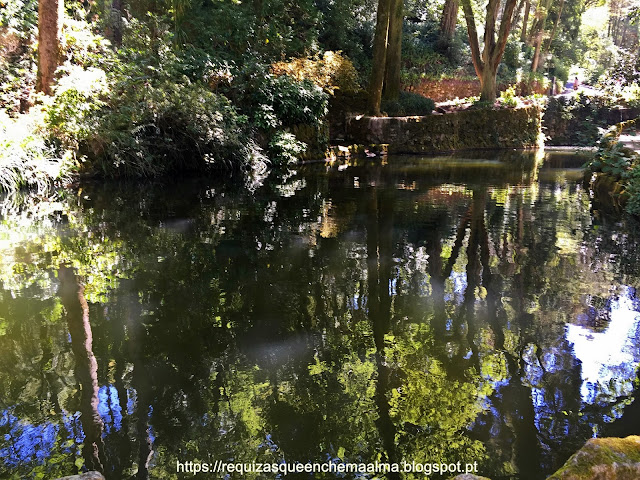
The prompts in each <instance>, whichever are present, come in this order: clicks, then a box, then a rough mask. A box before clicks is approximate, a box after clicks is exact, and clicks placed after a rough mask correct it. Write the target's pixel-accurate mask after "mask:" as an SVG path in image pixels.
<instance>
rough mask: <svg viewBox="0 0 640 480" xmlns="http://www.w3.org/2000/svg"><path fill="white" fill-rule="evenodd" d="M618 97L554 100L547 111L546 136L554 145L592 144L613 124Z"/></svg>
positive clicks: (596, 96)
mask: <svg viewBox="0 0 640 480" xmlns="http://www.w3.org/2000/svg"><path fill="white" fill-rule="evenodd" d="M617 104H618V98H616V97H613V96H610V95H584V94H579V95H577V96H575V97H553V98H550V99H549V102H548V104H547V108H546V110H545V114H544V115H545V117H544V125H545V128H546V129H547V132H546V135H547V137H548V138H550V141H551V142H552V144H554V145H593V144H594V143H596V142H597V141H598V139H599V137H600V131H601V129H603V128H607V127H609V125H610V124H611V123H612V122H611V120H610V118H611V115H610V112H611V110H612V108H613V107H615V106H616V105H617Z"/></svg>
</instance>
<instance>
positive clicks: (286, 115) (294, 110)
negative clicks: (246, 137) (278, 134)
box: [250, 75, 329, 130]
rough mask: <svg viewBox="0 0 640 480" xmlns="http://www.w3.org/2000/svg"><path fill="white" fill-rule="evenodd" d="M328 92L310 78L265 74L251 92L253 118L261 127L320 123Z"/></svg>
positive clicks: (271, 127) (269, 127)
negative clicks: (300, 78) (301, 78)
mask: <svg viewBox="0 0 640 480" xmlns="http://www.w3.org/2000/svg"><path fill="white" fill-rule="evenodd" d="M328 98H329V97H328V94H326V93H325V92H323V91H322V89H321V88H320V87H318V86H317V85H314V84H313V83H312V82H311V81H310V80H302V81H298V80H295V79H294V78H292V77H289V76H288V75H281V76H279V77H277V76H275V75H267V76H266V77H265V78H264V79H262V81H261V82H260V84H259V86H258V88H257V89H256V90H255V91H254V92H251V97H250V104H253V105H255V107H254V110H253V120H254V122H255V124H256V126H258V127H259V128H262V129H264V130H270V129H277V128H280V127H289V126H293V125H296V124H306V125H319V124H320V122H321V121H322V119H323V118H324V116H325V115H326V114H327V104H328Z"/></svg>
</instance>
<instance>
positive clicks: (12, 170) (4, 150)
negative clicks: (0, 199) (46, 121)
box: [0, 109, 69, 194]
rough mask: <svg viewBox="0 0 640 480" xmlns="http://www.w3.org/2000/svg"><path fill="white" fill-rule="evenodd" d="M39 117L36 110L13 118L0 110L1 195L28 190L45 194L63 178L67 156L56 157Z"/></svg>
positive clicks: (40, 115) (39, 113) (38, 112)
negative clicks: (2, 193) (31, 189)
mask: <svg viewBox="0 0 640 480" xmlns="http://www.w3.org/2000/svg"><path fill="white" fill-rule="evenodd" d="M42 117H43V115H42V113H41V112H40V111H39V110H37V109H32V112H31V113H30V114H29V115H18V116H17V117H16V118H9V116H8V115H7V114H6V113H5V112H4V111H2V110H0V192H9V191H15V190H17V189H19V188H22V187H31V188H34V189H36V190H37V191H38V192H39V193H41V194H44V193H47V192H48V190H49V187H50V186H51V185H52V183H53V182H54V181H56V180H58V179H60V178H61V177H62V176H63V175H64V173H63V172H64V171H65V168H63V167H64V165H66V164H67V159H68V158H69V156H68V155H64V156H63V157H62V158H60V156H58V155H55V152H54V150H53V148H51V146H50V145H49V144H48V142H47V141H46V135H45V134H43V118H42Z"/></svg>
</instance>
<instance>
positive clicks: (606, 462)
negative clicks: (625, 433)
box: [547, 435, 640, 480]
mask: <svg viewBox="0 0 640 480" xmlns="http://www.w3.org/2000/svg"><path fill="white" fill-rule="evenodd" d="M638 479H640V437H639V436H635V435H634V436H630V437H627V438H592V439H590V440H589V441H588V442H587V443H586V444H585V445H584V447H582V448H581V449H580V450H578V452H576V453H575V454H574V455H573V456H572V457H571V458H570V459H569V460H567V463H565V464H564V466H563V467H562V468H561V469H560V470H558V471H557V472H556V473H554V474H553V475H551V476H550V477H549V478H548V479H547V480H638Z"/></svg>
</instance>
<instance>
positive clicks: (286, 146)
mask: <svg viewBox="0 0 640 480" xmlns="http://www.w3.org/2000/svg"><path fill="white" fill-rule="evenodd" d="M306 148H307V145H306V144H305V143H304V142H300V141H298V140H297V139H296V137H295V135H293V134H292V133H289V132H285V131H278V132H276V133H275V135H274V136H273V138H272V139H271V141H270V142H269V153H270V154H271V159H272V160H273V162H274V164H275V165H277V166H286V165H290V164H293V163H296V162H297V161H298V156H299V155H300V154H302V153H304V152H305V151H306Z"/></svg>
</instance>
